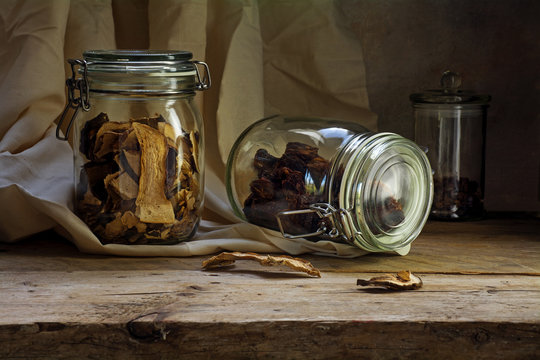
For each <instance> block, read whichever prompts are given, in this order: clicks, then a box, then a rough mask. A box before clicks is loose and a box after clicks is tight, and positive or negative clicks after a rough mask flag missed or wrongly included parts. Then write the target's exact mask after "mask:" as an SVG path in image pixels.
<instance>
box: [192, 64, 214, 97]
mask: <svg viewBox="0 0 540 360" xmlns="http://www.w3.org/2000/svg"><path fill="white" fill-rule="evenodd" d="M193 64H195V71H196V72H197V84H196V85H195V88H196V89H197V90H208V89H210V86H212V79H211V78H210V69H209V68H208V64H207V63H205V62H204V61H198V60H195V61H193ZM197 65H201V66H202V67H203V68H204V76H203V77H201V73H200V72H199V67H198V66H197Z"/></svg>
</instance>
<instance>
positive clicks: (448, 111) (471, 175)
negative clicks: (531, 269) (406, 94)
mask: <svg viewBox="0 0 540 360" xmlns="http://www.w3.org/2000/svg"><path fill="white" fill-rule="evenodd" d="M486 107H487V106H484V105H460V104H456V105H454V104H421V103H418V104H414V117H415V141H416V142H417V143H418V144H419V145H420V146H422V147H425V148H426V149H427V156H428V158H429V161H430V164H431V167H432V169H433V182H434V189H435V191H434V199H433V206H432V210H431V216H432V218H435V219H440V220H469V219H476V218H480V217H481V216H482V215H483V213H484V206H483V202H484V152H485V126H486Z"/></svg>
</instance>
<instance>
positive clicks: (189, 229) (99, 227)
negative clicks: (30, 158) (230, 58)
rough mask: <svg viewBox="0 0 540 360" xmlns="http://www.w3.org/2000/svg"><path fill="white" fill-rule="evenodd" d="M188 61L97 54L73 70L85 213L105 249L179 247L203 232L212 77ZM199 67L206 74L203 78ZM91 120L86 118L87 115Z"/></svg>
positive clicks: (171, 55)
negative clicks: (202, 96)
mask: <svg viewBox="0 0 540 360" xmlns="http://www.w3.org/2000/svg"><path fill="white" fill-rule="evenodd" d="M191 58H192V54H191V53H189V52H186V51H128V50H111V51H103V50H92V51H86V52H84V54H83V59H82V60H68V61H69V63H70V64H71V68H72V77H71V78H70V79H68V80H67V86H68V95H69V96H68V99H69V102H68V104H67V106H66V109H65V111H64V113H63V114H62V118H61V121H60V122H59V124H58V129H57V137H59V138H60V139H62V140H66V139H67V136H65V137H62V136H61V133H60V128H61V126H62V122H63V121H64V120H65V118H66V117H67V113H68V110H69V109H70V108H72V109H74V110H75V112H74V113H73V115H72V116H71V118H70V119H69V124H68V126H67V131H66V133H69V129H70V128H71V125H72V124H74V126H73V128H74V130H73V150H74V165H75V166H74V169H75V174H74V177H75V200H76V201H75V211H76V213H77V215H78V216H79V217H80V218H81V219H82V220H83V221H84V222H85V223H86V224H87V225H88V226H89V227H90V229H91V230H92V231H93V232H94V234H95V235H96V236H97V237H98V238H99V239H100V241H101V242H102V243H103V244H107V243H116V244H173V243H178V242H180V241H182V240H186V239H189V238H190V237H191V236H192V235H193V234H194V233H195V231H196V230H197V227H198V224H199V221H200V213H201V207H202V201H203V184H204V154H203V149H204V136H203V123H202V119H201V116H200V114H199V111H198V109H197V107H196V105H195V103H194V96H195V91H196V90H205V89H207V88H208V87H209V86H210V78H209V72H208V67H207V65H206V64H205V63H203V62H198V61H192V60H191ZM199 66H202V67H203V68H204V76H203V77H201V74H200V72H199ZM81 108H82V109H83V110H84V111H83V112H82V113H80V114H79V116H77V115H78V112H79V109H81Z"/></svg>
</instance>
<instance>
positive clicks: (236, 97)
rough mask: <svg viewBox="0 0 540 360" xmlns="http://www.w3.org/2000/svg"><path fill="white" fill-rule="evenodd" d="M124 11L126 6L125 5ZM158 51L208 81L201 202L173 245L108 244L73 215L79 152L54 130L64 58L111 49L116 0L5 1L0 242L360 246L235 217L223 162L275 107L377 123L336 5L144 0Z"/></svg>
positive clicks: (200, 250) (351, 251)
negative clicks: (199, 214)
mask: <svg viewBox="0 0 540 360" xmlns="http://www.w3.org/2000/svg"><path fill="white" fill-rule="evenodd" d="M126 6H128V3H126ZM148 14H149V21H148V24H149V29H148V32H149V39H150V48H152V49H181V50H190V51H192V52H193V53H194V58H195V59H198V60H204V61H206V62H207V63H208V64H209V66H210V69H211V73H212V80H213V86H212V88H211V90H209V91H207V92H206V93H204V94H202V95H203V96H201V94H199V95H198V97H199V100H198V101H199V102H200V104H201V107H202V109H203V114H204V121H205V128H206V143H207V149H206V155H207V161H206V191H205V194H206V199H205V212H204V219H203V221H202V223H201V226H200V229H199V231H198V233H197V235H196V237H195V238H194V239H193V240H192V241H189V242H184V243H181V244H178V245H171V246H150V245H141V246H129V245H114V244H111V245H105V246H103V245H101V243H100V242H99V240H98V239H97V238H96V237H95V236H94V235H93V234H92V233H91V231H90V230H89V229H88V227H87V226H86V225H85V224H84V223H83V222H82V221H81V220H80V219H79V218H77V217H76V216H75V215H74V214H73V213H72V212H71V210H70V208H71V194H72V187H73V179H72V176H73V165H72V150H71V148H70V146H69V144H68V143H67V142H61V141H58V140H57V139H56V138H55V136H54V131H55V125H54V124H53V121H54V120H55V119H56V118H57V117H58V115H59V114H60V113H61V112H62V110H63V106H64V101H65V99H64V92H65V89H64V87H65V85H64V79H65V74H66V73H65V71H66V68H65V59H66V58H80V57H81V53H82V51H83V50H85V49H91V48H93V49H110V48H115V46H116V44H115V37H114V30H115V29H114V18H113V11H112V7H111V0H71V1H68V0H65V1H40V0H4V1H2V2H1V3H0V23H1V25H2V26H0V99H1V100H0V101H1V102H2V103H1V106H0V214H1V215H0V241H7V242H12V241H16V240H18V239H21V238H23V237H26V236H29V235H32V234H35V233H37V232H39V231H43V230H46V229H50V228H55V229H56V230H57V231H58V232H60V233H61V234H63V235H65V236H66V237H67V238H69V239H70V240H71V241H73V243H74V244H75V245H76V246H77V247H78V248H79V249H80V250H81V251H83V252H88V253H99V254H114V255H127V256H143V255H146V256H148V255H150V256H189V255H203V254H210V253H214V252H217V251H220V250H237V251H257V252H287V253H290V254H301V253H307V252H310V253H319V254H327V255H335V256H347V257H354V256H359V255H362V254H364V253H365V252H364V251H362V250H360V249H358V248H355V247H352V246H349V245H345V244H338V243H333V242H328V241H319V242H312V241H307V240H303V239H300V240H287V239H284V238H283V237H282V236H280V234H278V233H277V232H275V231H271V230H267V229H264V228H261V227H257V226H254V225H251V224H248V223H245V222H241V221H240V220H239V219H237V218H236V217H235V216H234V215H233V212H232V210H231V207H230V205H229V202H228V200H227V196H226V192H225V186H224V174H225V165H224V164H225V161H226V158H227V156H228V152H229V150H230V148H231V146H232V144H233V143H234V141H235V139H236V136H237V135H238V134H239V133H240V132H241V131H242V130H243V129H244V128H245V127H247V126H248V125H250V124H251V123H253V122H254V121H256V120H258V119H260V118H261V117H263V116H264V115H268V114H271V113H277V112H280V113H286V114H292V115H296V114H301V115H314V116H327V117H328V116H330V117H336V118H342V119H348V120H354V121H359V122H361V123H362V124H364V125H365V126H367V127H369V128H372V129H375V128H376V117H375V116H374V114H372V113H371V112H370V111H369V106H368V99H367V93H366V87H365V76H364V66H363V61H362V52H361V48H360V45H359V43H358V40H357V39H355V38H353V37H351V36H350V35H349V34H348V31H347V29H345V28H342V27H341V26H340V23H341V21H340V14H339V13H337V12H336V9H335V6H334V3H333V2H329V1H317V0H286V1H271V0H268V1H255V0H244V1H241V0H227V1H211V0H208V1H206V0H149V9H148Z"/></svg>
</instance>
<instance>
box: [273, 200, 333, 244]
mask: <svg viewBox="0 0 540 360" xmlns="http://www.w3.org/2000/svg"><path fill="white" fill-rule="evenodd" d="M309 213H315V214H317V215H318V216H319V217H320V218H321V219H323V218H328V220H330V224H331V225H330V226H329V227H328V226H326V225H325V222H324V221H321V223H320V227H319V228H318V229H317V230H316V231H315V232H312V233H307V234H300V235H292V234H289V233H287V232H285V230H284V229H283V224H282V222H281V217H282V216H290V215H298V214H309ZM338 213H339V211H338V210H336V209H335V208H334V207H333V206H332V205H330V204H326V203H315V204H311V205H310V206H309V208H307V209H301V210H286V211H281V212H279V213H278V214H277V215H276V219H277V222H278V225H279V230H280V231H281V234H282V235H283V237H285V238H287V239H298V238H305V237H312V236H322V235H324V236H327V237H330V238H332V239H335V238H337V237H340V236H341V234H340V232H339V230H338V229H337V227H336V216H338Z"/></svg>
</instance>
